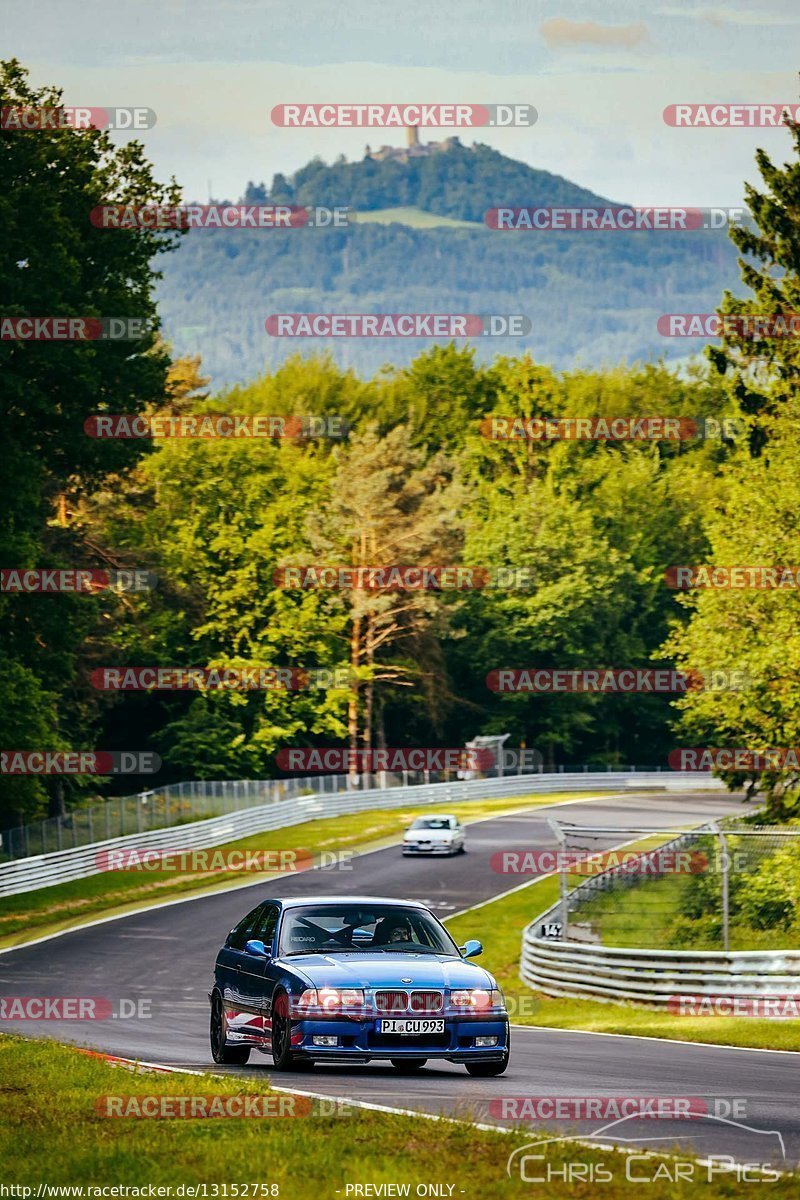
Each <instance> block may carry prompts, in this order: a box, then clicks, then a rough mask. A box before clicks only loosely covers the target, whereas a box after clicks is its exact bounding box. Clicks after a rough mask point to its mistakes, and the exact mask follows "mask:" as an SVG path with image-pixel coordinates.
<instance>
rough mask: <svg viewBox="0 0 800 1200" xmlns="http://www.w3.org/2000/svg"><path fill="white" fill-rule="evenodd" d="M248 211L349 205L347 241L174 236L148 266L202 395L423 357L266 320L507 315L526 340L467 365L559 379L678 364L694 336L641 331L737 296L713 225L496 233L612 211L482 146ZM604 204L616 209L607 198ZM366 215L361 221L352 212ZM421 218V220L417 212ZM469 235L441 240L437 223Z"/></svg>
mask: <svg viewBox="0 0 800 1200" xmlns="http://www.w3.org/2000/svg"><path fill="white" fill-rule="evenodd" d="M244 198H245V199H246V200H247V202H249V203H270V202H272V203H281V204H300V205H309V206H310V205H324V206H325V207H327V208H334V207H336V206H348V207H350V208H351V209H353V210H354V211H355V220H354V221H353V222H352V223H351V224H350V225H349V227H348V228H334V227H328V228H308V227H302V228H298V229H292V230H288V229H272V230H259V229H242V230H226V229H220V230H191V231H190V232H189V233H188V234H187V235H186V236H185V237H184V238H182V239H181V244H180V247H179V249H178V250H177V251H176V252H175V253H174V254H169V255H165V256H164V258H162V259H161V260H160V261H159V268H160V269H161V270H162V271H163V272H164V278H163V280H162V282H161V283H160V284H159V287H158V297H159V311H160V313H161V318H162V323H163V330H164V333H165V335H166V337H167V338H168V339H169V340H170V342H171V343H172V345H173V347H174V350H175V351H176V352H177V353H179V354H196V353H200V354H201V355H202V357H203V365H204V369H205V370H206V371H207V372H208V373H209V374H210V375H211V378H212V383H213V386H215V387H221V386H227V385H231V384H236V383H240V382H244V381H246V380H248V379H250V378H253V377H254V376H256V375H259V374H261V373H263V371H264V370H265V369H266V368H269V367H274V366H277V365H278V364H279V363H280V362H282V361H283V360H284V359H285V358H287V357H288V356H289V355H290V354H296V353H298V352H300V353H302V354H311V353H320V352H323V351H324V352H330V353H331V354H332V355H333V356H334V357H335V358H336V360H337V361H338V362H340V363H341V364H342V365H345V366H349V367H353V368H355V369H356V370H358V371H360V372H361V373H363V374H365V375H371V374H373V373H374V372H375V371H377V370H379V369H380V368H381V367H382V366H383V365H384V364H385V363H387V362H389V363H394V364H396V365H403V364H406V363H408V362H409V361H410V360H411V359H412V358H413V357H415V356H416V355H417V354H419V353H420V352H421V351H422V350H424V349H426V348H427V347H429V346H430V345H431V340H430V339H428V340H421V339H414V340H412V339H407V338H397V337H395V338H364V337H362V338H288V337H270V336H268V335H267V332H266V329H265V321H266V318H267V317H268V316H270V315H271V314H274V313H287V312H299V313H359V312H365V313H448V312H449V313H475V314H482V315H484V314H504V315H508V314H522V315H524V316H527V317H528V318H530V321H531V322H532V329H531V332H530V334H528V335H526V336H525V337H516V338H511V337H497V338H494V337H481V338H476V339H473V345H474V346H475V348H476V353H477V355H478V356H479V357H480V358H481V359H491V358H493V357H494V356H496V355H498V354H520V353H524V352H526V351H527V352H530V353H531V354H532V355H533V356H534V357H535V358H536V359H537V360H539V361H540V362H543V363H547V364H550V365H552V366H554V367H556V368H558V369H563V368H565V367H570V366H574V365H577V364H582V365H584V366H593V367H597V366H601V365H603V364H606V365H607V364H613V363H619V362H625V361H628V362H630V361H634V360H640V361H641V360H647V359H656V358H661V357H663V358H666V359H669V358H684V357H685V356H686V355H687V354H690V353H691V352H692V351H694V350H697V349H698V348H699V347H700V345H702V341H701V340H700V339H688V338H677V339H676V338H667V337H663V336H661V334H660V333H659V332H658V328H657V322H658V318H659V317H660V316H661V315H663V314H666V313H691V312H700V313H703V312H713V311H714V310H715V309H716V307H717V305H718V304H719V301H720V298H721V295H722V292H723V290H724V289H725V288H726V287H729V288H735V287H736V286H737V285H738V284H739V271H738V267H737V263H736V251H735V249H734V247H733V245H732V244H731V242H730V241H729V239H728V237H727V234H726V232H725V231H724V230H718V231H692V232H680V231H676V232H661V231H659V232H655V231H639V232H633V233H627V232H606V231H597V232H588V231H584V232H568V231H561V232H559V231H550V232H544V231H531V232H508V231H506V232H501V231H497V230H492V229H489V228H487V226H486V225H485V224H484V223H483V217H484V214H485V213H486V211H487V210H488V209H490V208H495V207H501V206H508V207H521V208H524V207H529V206H542V207H546V206H554V207H555V206H564V207H571V208H573V207H580V206H583V205H588V206H591V207H596V206H605V205H609V204H612V203H614V202H612V201H609V200H605V199H604V198H603V197H600V196H597V195H595V193H593V192H590V191H588V190H586V189H585V188H581V187H578V186H577V185H576V184H573V183H570V182H569V180H567V179H563V178H561V177H560V176H558V175H552V174H550V173H549V172H547V171H540V170H538V169H536V168H534V167H530V166H527V165H526V164H525V163H521V162H516V161H515V160H513V159H509V158H506V157H504V156H503V155H502V154H499V153H498V152H497V151H496V150H492V149H491V148H490V147H488V146H482V145H477V146H475V147H473V148H468V147H465V146H462V145H460V143H454V142H453V141H452V139H448V141H447V144H446V148H443V149H442V148H440V149H439V150H438V151H437V152H435V153H430V154H422V155H414V156H410V157H409V158H408V160H407V161H405V162H403V161H400V160H399V156H395V155H391V156H388V157H385V158H382V159H380V158H378V159H376V158H365V159H363V160H362V161H361V162H355V163H348V162H346V161H345V160H343V159H341V160H339V161H338V162H335V163H333V164H332V165H326V164H325V163H323V162H321V161H319V160H314V161H313V162H310V163H308V164H307V165H306V166H305V167H302V168H301V169H300V170H299V171H296V172H295V174H294V175H292V176H290V177H286V176H283V175H280V174H278V175H276V176H275V178H274V179H273V181H272V184H271V185H270V187H269V189H267V188H266V186H264V185H260V184H259V185H256V184H252V183H251V184H248V187H247V190H246V193H245V197H244ZM617 203H618V202H617ZM359 213H362V214H365V215H366V214H369V213H375V218H374V219H372V220H369V219H362V220H361V221H359V220H358V214H359ZM431 214H432V215H431ZM448 219H449V220H453V221H464V222H470V223H471V224H470V225H466V224H465V225H459V226H452V227H448V226H447V225H444V224H442V225H440V224H438V223H437V222H438V221H439V220H444V221H446V220H448Z"/></svg>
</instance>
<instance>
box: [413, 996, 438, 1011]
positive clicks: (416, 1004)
mask: <svg viewBox="0 0 800 1200" xmlns="http://www.w3.org/2000/svg"><path fill="white" fill-rule="evenodd" d="M409 1007H410V1009H411V1011H412V1012H413V1013H434V1012H441V1011H442V1008H443V1007H444V1004H443V996H442V993H441V992H412V993H411V997H410V1005H409Z"/></svg>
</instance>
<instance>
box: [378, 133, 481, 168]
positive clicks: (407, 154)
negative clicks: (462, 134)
mask: <svg viewBox="0 0 800 1200" xmlns="http://www.w3.org/2000/svg"><path fill="white" fill-rule="evenodd" d="M460 145H461V142H460V141H459V139H458V138H457V137H449V138H445V139H444V141H443V142H425V143H423V142H421V141H420V140H419V126H418V125H406V144H405V146H381V148H380V150H372V149H371V148H370V147H369V146H366V147H365V149H364V157H365V158H371V159H373V161H374V162H386V160H387V159H393V160H394V161H395V162H401V163H406V162H408V160H409V159H410V158H427V157H428V156H429V155H431V154H440V153H441V152H442V151H444V150H453V149H455V147H457V146H460Z"/></svg>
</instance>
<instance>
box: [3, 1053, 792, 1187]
mask: <svg viewBox="0 0 800 1200" xmlns="http://www.w3.org/2000/svg"><path fill="white" fill-rule="evenodd" d="M0 1078H2V1081H3V1082H2V1085H1V1086H0V1158H1V1159H2V1163H3V1180H4V1182H5V1183H6V1184H12V1185H17V1187H30V1188H32V1189H33V1191H32V1193H29V1195H31V1194H32V1195H35V1194H36V1188H37V1186H38V1185H39V1184H40V1183H41V1184H46V1185H49V1186H50V1187H54V1186H55V1187H59V1186H61V1187H66V1186H73V1187H82V1188H83V1189H85V1190H84V1191H83V1193H82V1194H83V1196H84V1197H87V1198H88V1197H91V1196H92V1193H91V1191H89V1190H88V1186H89V1185H91V1186H92V1187H95V1188H102V1187H104V1186H118V1187H119V1186H123V1187H134V1188H136V1187H138V1188H144V1191H143V1192H141V1193H138V1194H140V1195H145V1196H146V1195H147V1194H148V1192H147V1189H148V1186H149V1185H150V1186H153V1187H164V1188H167V1187H168V1188H170V1189H172V1190H171V1193H168V1192H162V1193H161V1195H162V1196H164V1195H167V1196H168V1195H170V1194H171V1195H172V1196H173V1197H175V1196H177V1195H180V1194H183V1195H186V1192H185V1190H184V1192H183V1193H178V1192H177V1191H176V1190H175V1189H177V1188H179V1187H180V1185H184V1188H185V1187H186V1186H187V1185H189V1186H191V1185H198V1184H206V1185H207V1190H206V1192H205V1195H206V1196H208V1197H213V1196H220V1197H231V1196H239V1197H247V1198H248V1200H250V1198H252V1197H253V1196H255V1197H256V1198H257V1200H261V1198H262V1197H269V1196H271V1195H277V1196H279V1197H280V1200H308V1198H309V1197H312V1196H313V1197H315V1198H316V1200H328V1198H330V1200H335V1198H336V1197H337V1196H338V1197H341V1198H342V1200H344V1198H345V1197H346V1196H348V1195H349V1196H353V1195H355V1194H356V1193H354V1192H353V1191H352V1190H348V1188H349V1189H352V1187H353V1186H354V1185H361V1186H362V1188H363V1187H364V1185H372V1189H370V1190H369V1191H364V1190H362V1191H361V1192H360V1195H362V1196H363V1195H373V1196H375V1195H381V1194H389V1195H391V1194H394V1195H398V1194H399V1195H403V1194H406V1195H411V1196H414V1195H416V1194H417V1192H416V1189H417V1187H418V1185H419V1184H428V1185H429V1184H434V1183H435V1184H438V1185H439V1186H440V1187H441V1189H442V1190H441V1191H440V1192H438V1193H434V1194H438V1195H440V1196H442V1195H443V1196H448V1195H453V1196H457V1197H461V1196H463V1197H465V1198H466V1200H495V1198H500V1197H503V1198H505V1197H513V1196H519V1195H520V1194H521V1193H522V1194H528V1195H531V1196H533V1195H535V1196H536V1197H545V1198H547V1200H550V1198H552V1200H556V1197H557V1198H558V1200H563V1196H564V1194H565V1190H566V1187H565V1183H564V1171H565V1169H566V1166H567V1164H569V1163H571V1162H579V1163H582V1164H593V1165H594V1166H595V1167H596V1166H597V1165H598V1164H601V1163H602V1164H604V1165H605V1168H606V1170H611V1172H612V1174H613V1179H612V1181H611V1182H604V1184H603V1188H602V1194H603V1195H604V1196H606V1197H609V1200H615V1198H616V1197H623V1196H624V1197H628V1196H633V1195H634V1194H635V1192H634V1189H636V1190H637V1192H640V1191H641V1183H638V1182H637V1183H634V1182H629V1181H628V1180H627V1179H626V1173H625V1157H624V1155H622V1154H615V1153H613V1152H610V1151H607V1150H592V1149H587V1148H585V1147H583V1146H578V1145H576V1144H575V1143H570V1142H568V1141H557V1142H551V1143H549V1144H548V1145H547V1146H546V1147H545V1148H544V1149H543V1153H545V1154H546V1160H547V1167H548V1168H549V1169H550V1170H551V1171H552V1172H554V1177H553V1180H552V1182H550V1183H544V1184H537V1185H536V1190H535V1192H534V1191H533V1189H532V1188H531V1186H530V1184H527V1185H523V1184H522V1183H521V1181H520V1177H519V1174H518V1173H517V1174H516V1176H515V1177H512V1178H509V1177H508V1176H507V1175H506V1161H507V1158H508V1155H509V1154H510V1153H511V1151H512V1150H515V1149H516V1148H517V1147H518V1146H521V1145H524V1144H526V1143H528V1142H530V1141H531V1140H532V1135H531V1134H530V1132H529V1131H527V1130H526V1131H522V1130H518V1131H516V1132H515V1133H503V1132H500V1131H498V1132H492V1131H488V1130H487V1131H484V1130H480V1129H476V1128H474V1126H471V1125H469V1124H467V1123H461V1122H459V1123H455V1122H437V1121H428V1120H422V1119H419V1118H418V1117H409V1116H400V1115H393V1114H388V1113H379V1112H371V1111H365V1110H360V1109H353V1108H343V1107H342V1108H339V1110H338V1114H339V1115H336V1114H334V1115H325V1111H324V1109H323V1111H321V1112H314V1111H313V1110H312V1112H311V1113H310V1114H308V1115H303V1116H298V1117H296V1118H295V1119H288V1118H287V1117H283V1118H277V1117H272V1118H270V1117H255V1118H253V1117H251V1118H246V1117H231V1118H228V1119H225V1118H223V1117H220V1118H217V1119H209V1118H184V1119H182V1118H175V1117H173V1118H165V1117H155V1118H150V1119H136V1118H135V1117H121V1118H116V1119H115V1118H109V1117H107V1116H103V1115H101V1114H102V1112H103V1111H105V1104H106V1103H107V1102H106V1101H104V1099H103V1098H104V1097H109V1096H111V1097H117V1098H120V1097H136V1098H137V1100H138V1107H141V1104H142V1099H141V1098H142V1097H145V1096H147V1097H154V1096H155V1097H170V1098H172V1099H171V1100H170V1101H169V1103H170V1104H172V1105H175V1104H176V1103H177V1101H176V1099H175V1098H178V1097H183V1098H187V1099H185V1100H184V1101H183V1103H184V1104H186V1103H189V1101H188V1098H189V1097H202V1098H204V1099H203V1101H202V1103H208V1102H209V1101H208V1100H207V1099H205V1098H209V1097H214V1098H215V1100H214V1103H216V1104H219V1105H222V1104H224V1103H225V1100H224V1098H225V1097H234V1096H243V1095H247V1096H249V1097H259V1096H269V1089H268V1088H267V1087H266V1086H264V1084H263V1083H262V1082H261V1081H260V1080H259V1079H258V1077H257V1076H255V1074H254V1075H253V1077H252V1078H251V1077H249V1076H248V1077H246V1078H240V1077H234V1076H227V1077H224V1078H221V1077H215V1076H211V1075H162V1074H151V1073H147V1074H140V1073H137V1074H132V1073H131V1072H129V1071H127V1070H124V1069H119V1068H113V1067H111V1066H109V1065H108V1064H107V1063H105V1062H103V1061H102V1060H99V1059H96V1058H90V1057H85V1056H83V1055H81V1054H78V1053H76V1052H75V1051H74V1050H71V1049H68V1048H66V1047H64V1046H60V1045H57V1044H55V1043H52V1042H45V1041H38V1040H37V1041H26V1040H24V1039H22V1038H18V1037H10V1036H0ZM272 1095H273V1098H275V1099H276V1102H283V1105H284V1112H286V1110H287V1108H288V1107H289V1104H291V1098H290V1097H285V1096H284V1097H280V1098H278V1097H277V1096H276V1094H275V1093H273V1094H272ZM122 1103H123V1104H125V1107H127V1102H125V1101H122ZM150 1103H156V1104H158V1105H159V1107H160V1102H159V1101H156V1102H153V1101H150ZM295 1103H296V1104H297V1107H298V1110H300V1111H302V1110H303V1107H302V1100H298V1101H295ZM98 1104H99V1109H100V1111H98ZM637 1149H638V1148H637ZM682 1157H683V1159H684V1163H685V1161H686V1156H682ZM544 1165H545V1164H543V1163H537V1164H536V1166H537V1168H538V1169H539V1171H540V1172H541V1171H542V1168H543V1167H544ZM672 1169H673V1165H672V1164H671V1163H670V1161H669V1159H668V1158H667V1157H665V1156H663V1155H659V1156H658V1157H657V1158H656V1157H654V1158H653V1159H651V1160H649V1161H648V1162H646V1163H645V1162H643V1161H642V1160H641V1159H638V1160H637V1162H636V1171H635V1172H634V1174H636V1175H638V1176H639V1177H641V1175H642V1173H643V1171H647V1172H648V1174H649V1175H651V1176H652V1177H653V1182H652V1183H651V1184H650V1187H649V1189H648V1195H649V1197H650V1200H680V1198H683V1197H687V1198H688V1197H689V1196H690V1195H691V1196H692V1197H693V1198H694V1197H696V1196H697V1195H698V1187H699V1194H700V1195H701V1196H702V1197H703V1198H707V1200H728V1197H731V1198H732V1197H735V1196H737V1195H740V1194H741V1186H742V1185H741V1183H739V1182H737V1180H736V1178H735V1176H733V1175H730V1176H723V1177H716V1178H715V1179H714V1180H713V1181H712V1182H706V1175H707V1168H703V1167H701V1166H700V1165H699V1164H698V1165H697V1167H696V1170H697V1178H695V1179H690V1180H686V1179H683V1180H680V1181H678V1182H673V1181H672V1180H671V1178H670V1176H671V1173H672ZM244 1184H249V1188H248V1190H247V1191H245V1190H244V1186H243V1185H244ZM381 1184H383V1185H386V1184H392V1185H395V1188H394V1189H393V1190H392V1191H386V1192H384V1191H383V1189H381V1190H377V1189H380V1185H381ZM449 1184H452V1185H453V1189H452V1192H450V1190H449V1186H448V1185H449ZM215 1185H216V1190H214V1187H215ZM254 1185H263V1188H262V1186H259V1188H258V1190H253V1189H254ZM397 1185H406V1186H407V1187H408V1191H407V1192H406V1191H405V1190H403V1191H397V1190H396V1188H397ZM273 1186H274V1187H275V1191H272V1190H271V1189H272V1187H273ZM373 1189H374V1190H373ZM796 1189H797V1180H796V1178H795V1179H792V1178H786V1179H780V1180H778V1181H776V1182H774V1183H772V1185H771V1187H770V1196H773V1197H775V1198H776V1200H789V1197H790V1196H791V1197H795V1196H796V1195H797V1191H796ZM572 1190H573V1192H574V1194H576V1195H578V1196H583V1197H588V1196H590V1195H592V1194H593V1193H594V1190H595V1188H594V1186H593V1185H592V1184H589V1183H581V1182H579V1183H578V1184H577V1185H573V1188H572ZM9 1194H11V1193H9ZM16 1194H17V1195H23V1196H24V1193H20V1192H17V1193H16ZM75 1194H76V1193H73V1195H75ZM77 1194H78V1195H80V1194H81V1193H77ZM117 1194H119V1193H117ZM199 1194H201V1195H202V1194H203V1193H199ZM422 1194H424V1193H422ZM95 1195H97V1193H95Z"/></svg>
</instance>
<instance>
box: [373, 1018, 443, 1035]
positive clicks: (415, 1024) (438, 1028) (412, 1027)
mask: <svg viewBox="0 0 800 1200" xmlns="http://www.w3.org/2000/svg"><path fill="white" fill-rule="evenodd" d="M379 1025H380V1028H379V1030H378V1032H379V1033H410V1034H418V1035H419V1034H420V1033H444V1021H398V1020H395V1019H392V1020H391V1021H388V1020H382V1021H380V1022H379Z"/></svg>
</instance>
